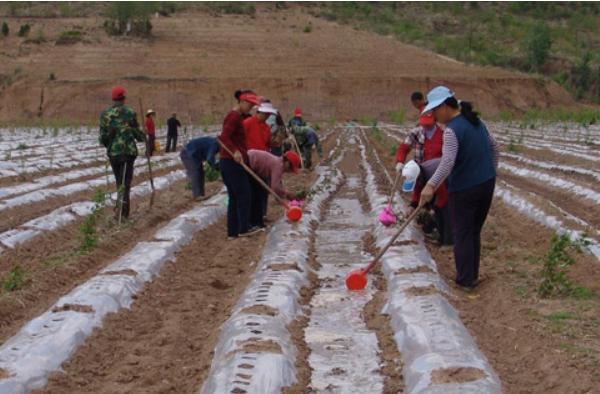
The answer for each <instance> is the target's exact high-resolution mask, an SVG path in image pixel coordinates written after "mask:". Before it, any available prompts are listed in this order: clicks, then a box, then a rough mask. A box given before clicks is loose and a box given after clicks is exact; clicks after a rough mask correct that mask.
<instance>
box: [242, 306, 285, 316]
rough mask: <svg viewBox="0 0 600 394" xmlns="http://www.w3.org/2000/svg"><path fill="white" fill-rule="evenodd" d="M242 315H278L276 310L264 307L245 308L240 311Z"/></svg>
mask: <svg viewBox="0 0 600 394" xmlns="http://www.w3.org/2000/svg"><path fill="white" fill-rule="evenodd" d="M241 312H242V313H248V314H254V315H267V316H277V314H278V313H279V312H278V311H277V309H275V308H272V307H270V306H266V305H252V306H249V307H247V308H244V309H242V311H241Z"/></svg>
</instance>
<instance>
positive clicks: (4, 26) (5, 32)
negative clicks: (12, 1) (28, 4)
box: [0, 22, 10, 37]
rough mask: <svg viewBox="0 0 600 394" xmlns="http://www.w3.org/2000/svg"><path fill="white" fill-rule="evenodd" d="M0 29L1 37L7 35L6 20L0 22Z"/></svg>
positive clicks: (8, 30)
mask: <svg viewBox="0 0 600 394" xmlns="http://www.w3.org/2000/svg"><path fill="white" fill-rule="evenodd" d="M0 31H1V32H2V36H3V37H8V35H9V33H10V29H9V28H8V24H7V23H6V22H2V29H1V30H0Z"/></svg>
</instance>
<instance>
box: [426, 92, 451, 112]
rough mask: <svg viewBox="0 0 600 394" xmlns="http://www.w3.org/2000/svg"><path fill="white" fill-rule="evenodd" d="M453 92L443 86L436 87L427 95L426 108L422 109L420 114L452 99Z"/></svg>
mask: <svg viewBox="0 0 600 394" xmlns="http://www.w3.org/2000/svg"><path fill="white" fill-rule="evenodd" d="M453 96H454V92H453V91H452V90H450V89H448V88H447V87H445V86H437V87H435V88H433V89H431V91H430V92H429V93H427V106H426V107H425V108H423V111H422V112H421V113H422V114H425V113H427V112H429V111H431V110H433V109H435V108H437V107H439V106H440V105H442V104H443V103H444V101H446V99H447V98H450V97H453Z"/></svg>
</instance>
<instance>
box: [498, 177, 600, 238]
mask: <svg viewBox="0 0 600 394" xmlns="http://www.w3.org/2000/svg"><path fill="white" fill-rule="evenodd" d="M499 179H502V180H504V181H506V182H508V183H510V184H511V185H514V186H516V187H518V188H519V189H521V190H529V191H533V192H535V193H536V194H538V195H539V196H541V197H543V198H546V199H548V200H550V201H552V202H553V203H555V204H556V205H558V206H559V207H561V208H562V209H564V210H565V211H567V212H569V213H570V214H572V215H575V216H577V217H579V218H580V219H583V220H585V221H586V222H588V223H589V224H591V225H592V226H594V227H596V228H600V205H599V204H596V203H594V202H593V201H591V200H588V199H586V198H583V197H581V196H578V195H576V194H573V193H570V192H569V191H568V190H563V189H557V188H553V187H552V186H546V185H545V184H544V183H543V182H539V181H537V180H535V179H531V178H522V177H519V176H516V175H512V174H510V173H508V172H506V171H502V170H501V171H500V176H499ZM541 208H544V207H541Z"/></svg>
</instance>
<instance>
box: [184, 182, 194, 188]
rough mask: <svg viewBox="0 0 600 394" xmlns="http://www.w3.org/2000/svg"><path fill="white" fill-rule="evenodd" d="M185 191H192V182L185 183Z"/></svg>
mask: <svg viewBox="0 0 600 394" xmlns="http://www.w3.org/2000/svg"><path fill="white" fill-rule="evenodd" d="M184 189H185V190H192V182H186V184H185V186H184Z"/></svg>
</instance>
